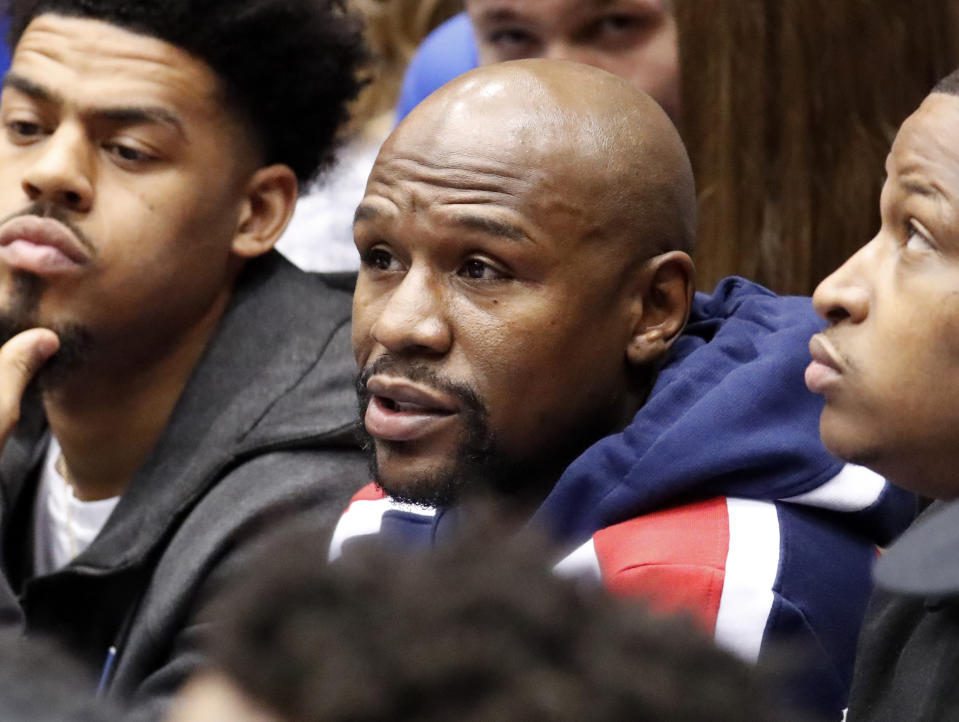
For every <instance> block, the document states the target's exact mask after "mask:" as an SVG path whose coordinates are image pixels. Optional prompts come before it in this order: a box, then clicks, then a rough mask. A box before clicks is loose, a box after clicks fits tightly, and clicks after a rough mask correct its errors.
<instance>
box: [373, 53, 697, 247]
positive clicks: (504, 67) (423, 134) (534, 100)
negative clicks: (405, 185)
mask: <svg viewBox="0 0 959 722" xmlns="http://www.w3.org/2000/svg"><path fill="white" fill-rule="evenodd" d="M395 150H400V151H401V152H417V153H423V154H424V155H425V157H428V158H431V159H432V162H434V163H436V164H444V163H449V162H456V160H457V159H462V157H463V156H465V155H472V154H481V155H483V156H485V157H487V158H488V160H489V162H490V163H491V164H495V163H502V164H508V165H509V166H510V168H511V172H512V173H513V174H516V175H520V176H525V177H526V178H528V179H530V180H536V181H539V182H542V183H546V184H548V185H549V186H551V187H555V188H556V189H557V190H558V191H560V190H561V191H562V194H563V196H564V197H565V198H566V199H567V200H569V201H570V202H571V204H572V203H574V202H576V201H579V200H582V199H587V200H588V201H589V206H590V210H591V212H592V214H593V218H592V219H591V220H592V223H591V224H590V226H591V232H593V233H595V234H597V235H602V236H604V237H608V238H610V239H616V240H622V241H625V242H626V243H627V244H629V245H630V246H631V247H632V248H634V249H636V250H637V251H638V252H640V254H641V255H643V256H645V257H648V256H650V255H654V254H656V253H663V252H666V251H669V250H680V251H685V252H687V253H691V252H692V249H693V245H694V233H695V213H696V199H695V189H694V184H693V174H692V169H691V167H690V164H689V159H688V157H687V155H686V151H685V148H684V147H683V144H682V141H681V139H680V137H679V134H678V133H677V131H676V129H675V127H674V126H673V124H672V122H671V121H670V119H669V118H668V117H667V116H666V114H665V113H664V112H663V110H662V109H661V108H660V107H659V105H657V103H656V102H655V101H653V100H652V99H651V98H650V97H649V96H648V95H646V94H645V93H642V92H640V91H638V90H636V89H635V88H633V87H632V86H631V85H629V84H628V83H626V82H625V81H624V80H622V79H621V78H619V77H617V76H614V75H611V74H610V73H606V72H604V71H602V70H599V69H597V68H594V67H591V66H587V65H581V64H578V63H569V62H563V61H554V60H541V59H532V60H519V61H515V62H509V63H499V64H496V65H491V66H487V67H482V68H477V69H476V70H473V71H471V72H469V73H466V74H465V75H462V76H460V77H459V78H457V79H455V80H453V81H452V82H450V83H449V84H447V85H445V86H444V87H442V88H440V89H439V90H437V91H436V92H435V93H433V94H432V95H431V96H429V97H428V98H427V99H426V100H424V101H423V102H422V103H421V104H420V105H419V106H418V107H417V108H416V109H414V111H413V112H412V113H411V114H410V115H409V116H408V117H407V118H406V119H405V120H404V122H403V123H402V124H401V125H400V126H399V127H398V128H397V130H396V131H395V132H394V134H393V136H392V137H391V138H390V139H389V140H388V141H387V144H386V145H385V146H384V151H386V152H387V154H389V153H392V152H393V151H395ZM550 210H551V211H555V210H556V209H555V208H553V209H550ZM604 231H605V232H604Z"/></svg>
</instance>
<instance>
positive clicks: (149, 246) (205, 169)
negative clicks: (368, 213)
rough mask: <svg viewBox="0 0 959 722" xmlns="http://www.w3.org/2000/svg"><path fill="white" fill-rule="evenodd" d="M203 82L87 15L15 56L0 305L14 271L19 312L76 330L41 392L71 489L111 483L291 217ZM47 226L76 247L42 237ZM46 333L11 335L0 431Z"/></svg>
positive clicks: (174, 57) (0, 215) (11, 300)
mask: <svg viewBox="0 0 959 722" xmlns="http://www.w3.org/2000/svg"><path fill="white" fill-rule="evenodd" d="M218 84H219V80H218V78H217V77H216V75H215V73H214V72H213V71H212V70H211V69H210V68H209V67H208V66H207V65H206V64H205V63H203V62H202V61H200V60H199V59H197V58H195V57H193V56H191V55H189V54H188V53H186V52H185V51H182V50H181V49H179V48H177V47H175V46H173V45H170V44H168V43H165V42H163V41H161V40H158V39H156V38H151V37H147V36H143V35H139V34H136V33H132V32H130V31H128V30H124V29H122V28H119V27H116V26H112V25H110V24H107V23H103V22H99V21H95V20H88V19H80V18H67V17H61V16H57V15H41V16H39V17H38V18H36V19H34V20H33V21H32V23H31V24H30V26H28V28H27V30H26V31H25V32H24V34H23V36H22V37H21V39H20V41H19V43H18V45H17V48H16V49H15V53H14V57H13V62H12V66H11V71H10V74H9V75H8V76H7V79H6V81H5V86H4V88H3V95H2V101H0V115H2V116H3V118H2V119H3V131H4V132H3V133H2V134H0V160H2V163H0V308H2V309H3V310H5V311H8V310H9V309H10V308H11V307H15V306H17V305H18V303H20V302H19V301H18V299H17V295H18V292H17V284H16V283H15V278H16V275H17V274H18V273H29V274H30V275H31V276H33V277H35V278H36V279H39V281H40V282H41V283H40V284H39V286H38V287H39V288H40V289H41V292H40V293H38V295H37V297H36V298H35V299H34V300H33V302H32V304H31V309H30V314H29V315H28V316H27V318H26V319H25V322H27V323H29V324H31V325H33V324H35V325H36V326H38V327H44V328H45V329H63V328H67V327H70V326H71V325H75V326H81V327H83V328H84V329H87V330H88V331H89V334H90V337H91V338H92V339H93V341H92V342H91V344H90V348H89V353H88V354H87V356H86V358H85V360H84V361H83V362H82V364H80V365H79V366H77V367H76V368H74V369H73V370H72V371H71V372H70V373H69V374H66V375H65V376H64V377H62V378H60V379H59V381H58V382H57V383H56V385H55V386H54V387H52V388H48V389H47V390H46V391H45V392H44V396H43V403H44V408H45V411H46V415H47V418H48V420H49V422H50V427H51V429H52V431H53V433H54V435H55V436H56V438H57V439H58V440H59V441H60V444H61V447H62V449H63V462H62V464H61V468H62V469H63V471H64V473H65V476H66V478H67V479H68V481H69V482H70V483H71V484H72V486H73V489H74V493H75V494H76V496H77V497H78V498H79V499H82V500H94V499H102V498H107V497H112V496H117V495H119V494H122V493H123V492H124V491H125V489H126V488H127V485H128V484H129V482H130V480H131V478H132V477H133V475H134V474H135V473H136V470H137V469H138V468H139V467H140V465H141V464H142V462H143V460H144V458H145V457H146V456H147V454H149V452H150V450H151V449H152V448H153V446H154V444H155V443H156V440H157V438H158V437H159V435H160V434H161V433H162V431H163V429H164V428H165V426H166V424H167V422H168V420H169V418H170V414H171V413H172V410H173V408H174V406H175V404H176V402H177V400H178V399H179V397H180V394H181V392H182V390H183V388H184V386H185V384H186V383H187V380H188V379H189V377H190V374H191V373H192V371H193V368H194V366H195V365H196V363H197V361H198V359H199V358H200V356H201V355H202V353H203V350H204V348H205V346H206V343H207V341H208V340H209V338H210V336H211V334H212V333H213V331H214V329H215V328H216V325H217V323H218V321H219V319H220V317H221V315H222V313H223V311H224V309H225V308H226V307H227V304H228V303H229V299H230V296H231V294H232V289H233V283H234V280H235V278H236V275H237V274H238V272H239V271H240V269H241V268H242V267H243V265H244V264H245V263H246V261H247V260H248V259H250V258H254V257H256V256H258V255H261V254H262V253H265V252H267V251H268V250H269V249H270V248H271V247H272V246H273V244H274V243H275V241H276V240H277V238H279V235H280V234H281V233H282V231H283V228H284V227H285V225H286V222H287V221H288V219H289V217H290V215H291V214H292V209H293V206H294V204H295V201H296V192H297V185H296V177H295V175H294V173H293V172H292V171H291V170H290V169H289V168H287V167H286V166H279V165H274V166H266V167H261V159H260V157H259V152H258V151H257V150H256V147H255V144H254V143H253V141H252V138H251V137H250V136H249V133H248V131H247V130H246V128H245V126H244V125H243V123H242V122H240V120H238V119H237V118H235V117H233V114H232V111H230V109H229V108H228V107H227V106H226V104H225V103H223V102H222V101H221V100H220V99H219V98H220V97H221V96H220V90H219V85H218ZM33 208H45V209H47V210H48V213H47V214H46V215H45V216H44V217H40V216H38V215H37V214H36V212H34V211H32V210H31V209H33ZM24 214H26V215H24ZM58 218H60V219H63V220H58ZM67 223H69V225H70V226H72V227H73V228H75V229H77V232H74V231H71V230H70V228H69V227H68V226H67ZM38 228H39V229H40V230H39V231H38V230H37V229H38ZM51 236H53V237H56V238H57V239H59V240H60V241H62V242H63V243H64V244H65V245H67V246H68V247H72V248H73V249H74V250H75V251H78V252H79V255H80V256H81V258H80V259H79V260H76V259H72V260H68V259H64V258H63V254H62V253H59V254H58V253H53V252H51V251H52V249H51V248H50V247H49V244H48V243H47V244H46V246H47V247H44V246H45V243H44V240H45V239H48V238H49V237H51ZM81 236H82V237H84V238H86V239H87V240H86V241H81V240H80V237H81ZM17 249H19V250H17ZM24 249H26V250H24ZM44 254H45V255H44ZM51 257H52V258H53V259H54V260H53V262H51V261H50V258H51ZM59 343H60V341H59V340H58V339H57V338H56V337H55V334H53V333H51V332H50V331H49V330H47V331H35V332H33V333H30V334H28V335H27V336H24V337H23V338H21V339H20V340H18V341H17V343H16V344H14V346H13V349H14V350H13V351H12V352H11V355H10V358H11V359H12V360H11V362H10V363H11V364H12V368H13V371H12V372H11V375H10V378H9V379H8V378H7V377H6V376H5V375H4V374H5V373H6V369H5V368H0V386H3V385H4V384H7V386H6V388H7V390H0V414H2V413H4V410H5V411H6V416H5V417H3V418H0V427H4V428H6V429H9V427H10V426H11V424H12V423H13V420H14V419H15V418H16V409H17V408H18V407H19V395H20V393H22V388H23V382H24V379H25V378H29V376H28V375H26V374H27V372H31V371H33V370H35V368H36V359H38V358H39V359H41V360H42V359H44V358H46V357H47V356H49V355H50V354H51V353H53V350H54V349H56V348H57V346H58V344H59ZM4 399H5V400H4Z"/></svg>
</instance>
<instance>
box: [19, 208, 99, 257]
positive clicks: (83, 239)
mask: <svg viewBox="0 0 959 722" xmlns="http://www.w3.org/2000/svg"><path fill="white" fill-rule="evenodd" d="M22 216H37V217H38V218H50V219H52V220H54V221H57V222H58V223H61V224H62V225H64V226H66V227H67V229H68V230H69V231H70V232H71V233H72V234H73V235H74V236H76V238H77V240H78V241H80V243H81V245H83V246H84V247H85V248H86V249H87V250H88V251H89V252H90V253H91V255H95V254H96V250H97V247H96V244H95V243H93V241H92V240H90V238H89V237H88V236H87V235H86V234H85V233H84V232H83V231H82V230H80V228H78V227H77V225H76V224H75V223H74V222H73V221H71V220H70V217H69V215H68V214H67V212H66V211H65V210H64V209H63V208H62V207H61V206H59V205H57V204H55V203H51V202H50V201H35V202H33V203H31V204H30V205H29V206H27V207H26V208H24V209H23V210H21V211H17V212H16V213H11V214H10V215H9V216H7V217H6V218H4V219H3V220H0V225H3V224H4V223H6V222H7V221H11V220H13V219H14V218H20V217H22Z"/></svg>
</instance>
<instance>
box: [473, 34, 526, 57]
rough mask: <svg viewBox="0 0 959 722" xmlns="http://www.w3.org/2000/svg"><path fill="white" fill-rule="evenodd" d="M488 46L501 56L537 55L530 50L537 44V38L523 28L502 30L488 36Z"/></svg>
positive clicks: (486, 38)
mask: <svg viewBox="0 0 959 722" xmlns="http://www.w3.org/2000/svg"><path fill="white" fill-rule="evenodd" d="M485 41H486V44H487V45H489V46H491V47H492V48H494V49H495V51H496V52H497V53H499V54H501V55H504V56H506V55H508V56H510V57H513V56H517V57H519V56H520V55H522V57H526V56H530V55H535V51H533V50H530V48H532V47H533V46H534V45H535V44H536V37H535V36H534V35H533V34H532V33H530V32H528V31H526V30H523V29H522V28H500V29H498V30H492V31H490V32H489V33H487V34H486V37H485Z"/></svg>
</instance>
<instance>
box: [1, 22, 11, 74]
mask: <svg viewBox="0 0 959 722" xmlns="http://www.w3.org/2000/svg"><path fill="white" fill-rule="evenodd" d="M9 29H10V20H9V18H7V17H6V16H4V17H3V18H0V75H6V74H7V70H9V69H10V49H9V48H7V31H8V30H9Z"/></svg>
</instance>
